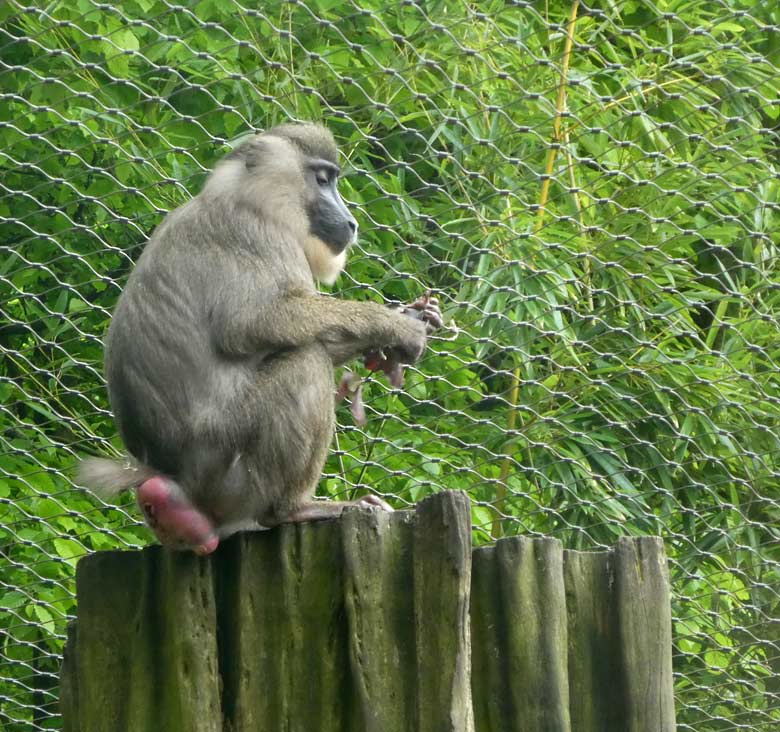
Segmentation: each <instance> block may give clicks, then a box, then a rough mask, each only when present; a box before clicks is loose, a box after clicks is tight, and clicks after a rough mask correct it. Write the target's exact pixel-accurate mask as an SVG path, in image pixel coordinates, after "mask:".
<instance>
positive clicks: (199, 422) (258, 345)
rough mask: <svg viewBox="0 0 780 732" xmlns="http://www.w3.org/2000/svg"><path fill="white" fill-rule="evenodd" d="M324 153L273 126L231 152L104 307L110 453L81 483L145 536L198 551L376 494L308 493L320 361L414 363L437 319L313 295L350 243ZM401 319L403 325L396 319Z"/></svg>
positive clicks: (324, 138) (324, 413)
mask: <svg viewBox="0 0 780 732" xmlns="http://www.w3.org/2000/svg"><path fill="white" fill-rule="evenodd" d="M339 173H340V168H339V164H338V149H337V147H336V144H335V141H334V138H333V136H332V134H331V133H330V132H329V131H328V130H327V129H326V128H325V127H323V126H321V125H319V124H315V123H287V124H282V125H280V126H277V127H273V128H271V129H269V130H267V131H266V132H263V133H261V134H259V135H255V136H253V137H251V138H249V139H248V140H247V141H245V142H243V143H241V144H240V145H238V146H237V147H236V148H235V149H234V150H233V151H232V152H230V153H228V154H227V155H226V156H225V157H224V158H223V159H222V160H221V161H220V162H219V163H218V164H217V165H216V167H215V168H214V170H213V171H212V172H211V174H210V175H209V176H208V178H207V180H206V183H205V185H204V187H203V189H202V191H201V192H200V193H199V194H198V195H196V196H195V197H193V198H192V199H191V200H190V201H188V202H187V203H185V204H184V205H182V206H181V207H179V208H177V209H176V210H174V211H173V212H171V213H169V214H168V215H167V216H166V217H165V218H164V219H163V221H162V223H161V224H160V225H159V226H158V227H157V228H156V229H155V231H154V232H153V234H152V236H151V237H150V239H149V241H148V242H147V244H146V246H145V247H144V250H143V252H142V254H141V256H140V257H139V259H138V262H137V263H136V266H135V267H134V269H133V271H132V272H131V274H130V277H129V278H128V282H127V284H126V286H125V288H124V290H123V292H122V294H121V296H120V298H119V300H118V303H117V305H116V308H115V310H114V313H113V316H112V319H111V323H110V326H109V329H108V335H107V337H106V344H105V364H104V366H105V377H106V381H107V385H108V394H109V401H110V404H111V408H112V411H113V414H114V419H115V422H116V425H117V429H118V432H119V435H120V437H121V438H122V441H123V442H124V445H125V447H126V449H127V453H128V455H127V457H126V459H124V460H120V461H114V460H108V459H105V458H88V459H86V460H83V461H81V464H80V467H79V475H78V480H79V482H80V483H81V484H82V485H84V486H86V487H88V488H91V489H92V490H94V491H96V492H98V493H102V494H104V495H110V494H114V493H118V492H120V491H122V490H128V489H135V491H136V499H137V502H138V505H139V507H140V508H141V511H142V513H143V514H144V517H145V520H146V522H147V524H148V525H149V527H150V528H151V529H152V531H153V532H154V533H155V535H156V536H157V538H158V540H159V541H160V542H161V543H162V544H164V545H167V546H170V547H172V548H175V549H190V550H193V551H195V552H196V553H198V554H208V553H211V552H213V551H214V550H215V549H216V548H217V546H218V545H219V543H220V541H222V540H223V539H225V538H227V537H228V536H230V535H231V534H233V533H235V532H237V531H241V530H252V529H262V528H270V527H273V526H276V525H278V524H281V523H287V522H298V521H308V520H318V519H325V518H330V517H335V516H338V515H340V514H341V513H342V511H343V510H344V509H345V508H346V507H347V506H349V505H354V504H357V505H359V506H363V507H366V508H370V509H378V510H386V511H389V510H392V509H391V507H390V506H389V505H388V504H386V503H385V502H384V501H382V500H381V499H379V498H377V497H374V496H366V497H364V498H362V499H359V500H358V501H356V502H346V501H315V500H314V499H313V496H314V492H315V490H316V487H317V483H318V482H319V478H320V475H321V472H322V467H323V465H324V462H325V460H326V457H327V453H328V449H329V445H330V442H331V440H332V436H333V433H334V429H335V399H334V397H335V395H334V368H335V367H336V366H340V365H343V364H345V363H347V362H348V361H351V360H353V359H356V358H358V357H359V356H361V355H367V354H372V353H373V354H377V353H381V354H382V358H389V359H390V360H391V362H392V363H393V364H395V363H399V364H400V363H404V364H408V363H414V362H415V361H417V360H418V359H419V358H420V356H421V355H422V353H423V351H424V349H425V346H426V341H427V335H428V333H429V332H430V331H431V330H433V329H435V328H436V327H438V325H440V324H441V313H440V312H439V309H438V305H437V304H436V302H435V301H434V302H433V304H431V303H427V302H426V305H425V306H422V305H417V304H413V305H412V306H409V308H408V310H407V312H406V313H405V312H403V311H398V310H393V309H391V308H388V307H385V306H383V305H380V304H378V303H373V302H354V301H349V300H343V299H339V298H336V297H333V296H328V295H323V294H321V293H319V292H318V290H317V287H316V281H320V282H323V283H325V284H333V282H334V281H335V280H336V278H337V277H338V275H339V274H340V272H341V271H342V270H343V268H344V266H345V262H346V255H347V251H348V249H349V248H350V246H351V245H352V244H353V243H354V242H355V240H356V238H357V231H358V224H357V221H356V220H355V218H354V217H353V216H352V214H351V213H350V211H349V209H348V208H347V206H346V204H345V203H344V201H343V199H342V198H341V195H340V194H339V191H338V179H339ZM410 314H411V315H412V316H413V317H407V316H408V315H410Z"/></svg>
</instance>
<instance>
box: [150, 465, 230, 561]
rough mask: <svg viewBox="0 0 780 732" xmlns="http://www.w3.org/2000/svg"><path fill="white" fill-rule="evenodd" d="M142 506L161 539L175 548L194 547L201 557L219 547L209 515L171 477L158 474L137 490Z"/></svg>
mask: <svg viewBox="0 0 780 732" xmlns="http://www.w3.org/2000/svg"><path fill="white" fill-rule="evenodd" d="M136 500H137V501H138V506H139V508H140V509H141V511H143V514H144V517H145V518H146V523H147V524H148V525H149V528H150V529H151V530H152V531H153V532H154V535H155V536H156V537H157V539H158V540H159V542H160V543H161V544H162V545H164V546H170V547H173V548H175V549H191V550H192V551H194V552H195V553H196V554H199V555H201V556H203V555H205V554H211V552H213V551H214V550H215V549H216V548H217V547H218V546H219V537H218V536H217V533H216V532H215V531H214V526H213V525H212V523H211V521H210V520H209V518H208V517H207V516H206V515H205V514H203V513H201V512H200V511H199V510H198V509H197V508H195V506H193V505H192V503H191V502H190V501H189V499H188V498H187V497H186V496H185V495H184V493H183V491H182V490H181V488H180V487H179V486H178V485H177V484H176V483H174V482H173V481H171V480H168V479H167V478H163V477H162V476H160V475H155V476H154V477H153V478H149V480H147V481H145V482H144V483H142V484H141V485H140V486H139V487H138V490H137V491H136Z"/></svg>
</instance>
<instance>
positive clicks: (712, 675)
mask: <svg viewBox="0 0 780 732" xmlns="http://www.w3.org/2000/svg"><path fill="white" fill-rule="evenodd" d="M779 91H780V8H779V7H778V6H776V5H775V4H773V3H762V2H758V1H757V0H756V1H753V0H706V2H704V1H702V2H698V1H697V0H666V1H663V2H662V1H661V0H657V2H640V1H638V0H615V1H614V2H603V3H593V4H590V5H588V4H583V3H579V2H577V0H561V1H559V0H547V2H545V3H538V2H519V1H518V2H498V1H490V0H486V1H485V2H462V1H461V0H454V1H453V0H448V1H447V2H440V1H436V0H430V1H420V2H412V1H411V0H409V1H404V2H400V3H397V4H386V3H380V2H379V1H378V0H321V1H319V2H308V1H306V2H304V0H293V1H290V2H281V1H279V0H271V1H270V2H265V3H262V4H258V6H257V7H255V6H252V5H251V4H246V5H242V4H240V3H238V2H236V1H235V0H201V1H200V2H186V3H180V4H174V3H171V2H166V1H165V0H122V1H121V2H116V3H100V2H96V1H94V0H62V1H52V2H31V3H23V2H19V0H8V1H7V2H6V3H4V4H2V5H0V99H1V100H2V102H1V103H0V161H2V177H0V292H1V293H2V298H1V299H0V302H1V303H2V322H0V347H1V348H2V362H0V397H1V398H0V425H1V426H2V430H0V562H1V563H2V564H1V565H0V566H2V571H0V608H2V612H1V613H0V727H2V728H3V729H4V730H8V732H15V731H17V730H29V729H36V730H43V729H58V728H59V718H58V712H57V695H58V689H57V674H58V669H59V662H60V654H61V650H62V645H63V641H64V633H65V627H66V623H67V621H68V618H69V617H72V616H73V614H74V612H75V607H74V599H73V589H74V588H73V578H74V567H75V563H76V561H77V560H78V559H79V558H80V557H81V556H83V555H85V554H86V553H88V552H91V551H94V550H99V549H107V548H123V547H139V546H142V545H144V544H146V543H148V542H149V540H150V539H149V535H148V533H147V532H146V530H145V529H143V528H142V527H141V526H140V524H139V521H138V516H137V512H136V511H135V509H134V507H133V505H132V498H131V497H127V498H126V499H125V500H124V501H123V502H122V503H121V505H119V506H106V505H104V504H103V503H101V502H100V501H99V500H97V499H96V498H94V497H91V496H89V495H86V494H84V493H83V492H81V491H80V490H78V489H77V488H76V487H75V486H74V485H73V482H72V479H71V476H72V468H73V465H74V462H75V459H76V458H77V456H83V455H86V454H112V453H116V452H117V451H119V450H120V449H121V445H120V444H119V442H118V441H117V439H116V435H115V428H114V426H113V423H112V420H111V415H110V411H109V407H108V403H107V397H106V393H105V386H104V383H103V381H102V375H101V373H102V372H101V363H102V346H101V341H102V337H103V336H104V334H105V331H106V327H107V324H108V322H109V318H110V313H111V310H112V307H113V305H114V304H115V302H116V300H117V297H118V295H119V293H120V291H121V289H122V286H123V283H124V282H125V281H126V278H127V275H128V273H129V271H130V269H131V267H132V263H133V261H134V260H135V259H137V257H138V255H139V253H140V251H141V250H142V248H143V245H144V242H145V241H146V239H147V237H148V236H149V234H150V232H151V231H152V230H153V228H154V227H155V225H156V224H158V223H159V222H160V220H161V219H162V217H163V215H164V214H165V213H166V212H168V211H170V210H172V209H173V208H175V207H176V206H177V205H179V204H181V203H182V202H184V201H186V200H187V199H188V198H189V197H190V196H191V195H193V194H194V193H196V192H197V191H198V190H199V188H200V186H201V185H202V182H203V179H204V176H205V173H206V171H207V170H208V169H209V168H210V166H211V165H213V163H214V162H215V161H216V160H217V159H218V158H219V157H220V156H221V155H222V154H224V152H225V151H227V150H228V149H229V148H230V146H232V145H234V144H235V143H236V142H237V141H238V140H240V139H241V138H242V137H243V136H244V135H246V134H247V133H250V132H253V131H259V130H262V129H265V128H267V127H270V126H272V125H273V124H276V123H279V122H282V121H287V120H302V119H314V120H322V121H323V122H325V123H326V124H327V125H328V127H329V128H330V129H331V130H332V131H333V132H334V134H335V135H336V137H337V140H338V142H339V144H340V145H341V147H342V149H343V150H344V152H345V157H346V162H347V166H345V167H346V168H347V169H346V171H345V175H344V178H343V185H342V191H343V193H344V194H345V197H346V198H347V199H348V200H349V201H351V202H352V204H354V206H355V210H356V211H357V212H358V217H359V219H360V223H361V238H360V241H359V243H358V245H357V247H356V248H355V249H353V251H352V254H351V256H350V261H349V264H348V267H347V271H346V273H345V274H344V275H342V276H341V278H340V280H339V282H338V283H337V284H336V285H335V286H334V287H333V288H331V289H332V291H333V292H335V293H337V294H338V296H340V297H347V298H354V299H373V300H377V301H411V300H414V299H415V298H417V297H418V296H419V295H420V294H422V293H423V292H425V291H426V290H428V289H432V290H433V291H435V292H436V293H437V295H438V296H439V298H440V300H441V301H442V305H443V310H444V315H445V319H446V321H447V325H448V327H447V329H446V330H444V331H442V332H441V334H440V335H439V336H438V337H435V338H433V339H432V342H431V349H430V351H429V354H428V356H427V357H426V358H425V359H424V360H423V361H421V362H420V363H419V365H418V366H417V367H415V368H413V369H410V370H409V371H408V372H407V376H406V383H405V386H404V388H403V389H402V390H395V389H392V388H390V387H389V386H388V385H387V383H386V382H385V381H383V380H382V379H379V378H375V377H374V376H367V377H366V382H365V386H364V393H365V398H366V405H367V412H368V422H367V424H366V425H365V426H359V425H356V424H355V423H354V421H353V419H352V417H351V415H350V413H349V410H348V408H347V407H346V406H341V407H339V410H338V421H339V428H338V431H337V436H336V440H335V443H334V446H333V447H334V449H333V451H332V455H331V458H330V459H329V462H328V464H327V470H326V474H325V476H324V477H323V480H322V482H321V486H320V494H321V495H323V496H333V497H356V496H359V495H362V494H363V493H365V492H369V491H370V492H374V493H377V494H379V495H381V496H383V497H384V498H386V499H387V500H388V501H390V502H391V503H393V505H394V506H396V507H397V508H401V507H405V506H409V505H411V504H412V503H414V502H415V501H417V500H418V499H420V498H421V497H422V496H425V495H427V494H428V493H430V492H433V491H438V490H443V489H463V490H466V491H467V492H468V494H469V496H470V498H471V501H472V515H473V522H474V538H475V541H476V542H477V543H484V542H489V541H492V540H494V539H495V538H497V537H500V536H504V535H511V534H516V533H526V534H533V535H541V534H544V535H551V536H556V537H559V538H561V539H562V540H563V541H564V542H565V544H566V546H568V547H572V548H590V547H598V546H606V545H612V544H613V543H614V542H615V540H616V538H617V537H619V536H621V535H626V534H629V535H633V534H654V535H660V536H662V537H663V538H664V540H665V543H666V549H667V552H668V554H669V557H670V566H671V572H672V579H673V587H674V597H673V616H674V639H675V641H674V642H675V647H674V658H675V683H676V694H677V706H678V712H677V714H678V722H679V727H680V729H683V730H695V732H705V731H706V732H709V731H711V730H737V729H739V730H756V731H758V730H766V731H767V732H769V730H775V729H778V725H780V697H779V696H778V695H779V694H780V574H779V568H778V561H779V560H780V548H779V547H778V520H779V519H780V502H779V501H778V498H779V497H780V488H779V486H780V483H779V479H780V466H779V465H778V460H779V459H780V445H779V444H778V431H777V426H778V416H779V415H780V374H779V373H778V360H780V328H779V327H778V317H779V316H780V273H779V272H778V257H777V248H776V247H777V235H776V233H775V229H776V228H777V221H778V200H779V198H780V193H779V190H778V187H779V185H780V183H779V180H780V177H779V176H778V162H780V152H779V149H780V148H779V147H778V141H779V138H780V127H779V126H778V117H780V97H779V96H778V92H779Z"/></svg>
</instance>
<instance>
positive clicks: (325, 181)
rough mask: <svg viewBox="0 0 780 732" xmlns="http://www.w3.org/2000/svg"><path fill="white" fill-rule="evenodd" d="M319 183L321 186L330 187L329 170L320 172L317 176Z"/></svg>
mask: <svg viewBox="0 0 780 732" xmlns="http://www.w3.org/2000/svg"><path fill="white" fill-rule="evenodd" d="M314 175H315V177H316V179H317V183H318V184H319V185H321V186H329V185H330V172H329V171H327V170H318V171H317V172H316V173H315V174H314Z"/></svg>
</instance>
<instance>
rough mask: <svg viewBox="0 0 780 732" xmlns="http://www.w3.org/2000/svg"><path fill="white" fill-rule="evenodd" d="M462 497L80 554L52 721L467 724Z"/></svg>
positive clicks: (299, 731)
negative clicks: (196, 552)
mask: <svg viewBox="0 0 780 732" xmlns="http://www.w3.org/2000/svg"><path fill="white" fill-rule="evenodd" d="M470 553H471V521H470V511H469V502H468V498H467V497H466V496H465V494H462V493H458V492H451V493H442V494H439V495H437V496H434V497H432V498H430V499H428V500H425V501H422V502H421V503H420V504H419V506H418V507H417V510H416V511H414V512H411V511H401V512H397V513H395V514H386V513H379V512H367V511H361V510H350V511H348V512H347V513H346V514H345V515H344V516H343V517H342V518H341V519H340V520H337V521H326V522H321V523H312V524H299V525H287V526H282V527H280V528H278V529H276V530H273V531H266V532H258V533H252V534H243V535H240V536H236V537H234V538H233V539H231V540H229V541H227V542H225V544H224V546H223V547H221V548H220V549H219V551H217V552H216V553H215V554H214V555H212V556H211V557H208V558H204V559H199V558H197V557H194V556H192V555H188V554H187V555H185V554H177V553H173V552H169V551H167V550H162V549H160V548H156V547H155V548H150V549H145V550H143V551H141V552H108V553H102V554H101V553H99V554H95V555H92V556H90V557H88V558H86V559H85V560H83V561H82V562H80V564H79V569H78V572H77V595H78V603H79V611H78V620H77V622H76V625H75V628H73V629H72V630H71V634H70V637H69V642H68V645H67V649H66V656H65V664H64V668H63V676H62V686H63V694H62V709H63V717H64V720H65V727H64V729H65V731H66V732H152V731H153V730H154V732H159V731H160V730H165V732H201V731H203V732H212V730H213V731H214V732H216V731H217V730H220V731H221V730H224V729H229V730H231V731H233V732H250V731H251V732H255V731H256V730H268V731H269V732H270V731H272V730H273V732H276V731H277V730H285V732H312V731H313V730H321V731H322V732H330V731H331V730H333V731H335V730H338V731H339V732H341V731H342V730H343V731H345V732H396V731H397V732H472V730H473V722H472V716H471V715H472V712H471V689H470V685H469V679H470V668H469V660H470V643H469V632H470V627H469V612H468V607H469V606H468V602H469V588H470V583H471V556H470Z"/></svg>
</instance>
